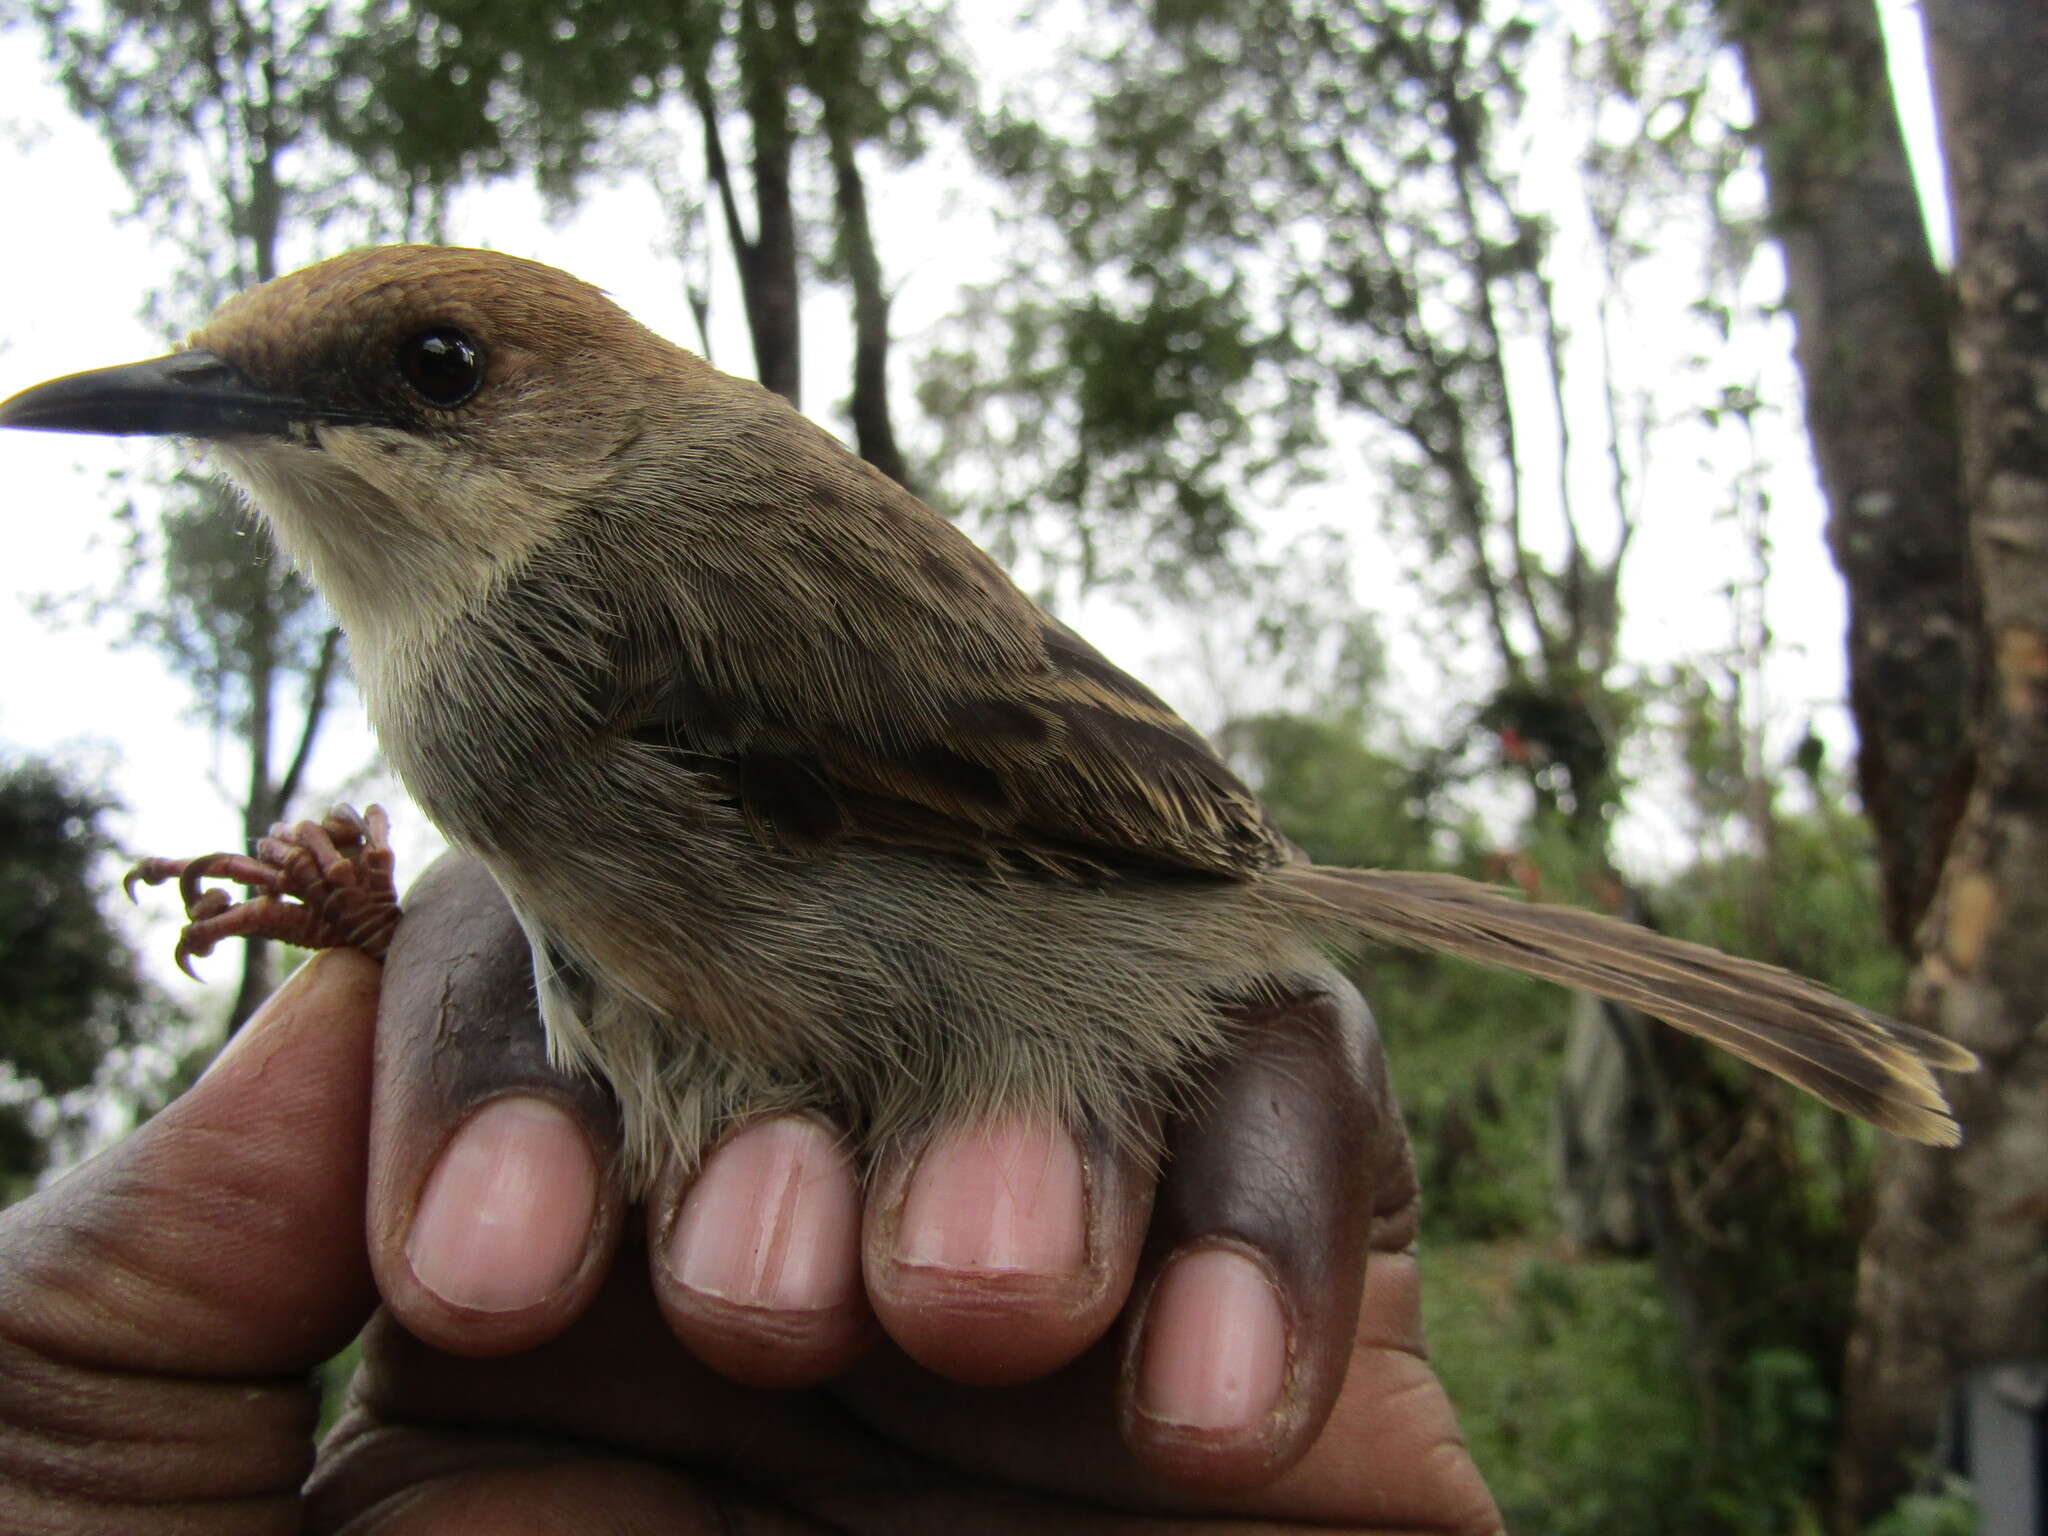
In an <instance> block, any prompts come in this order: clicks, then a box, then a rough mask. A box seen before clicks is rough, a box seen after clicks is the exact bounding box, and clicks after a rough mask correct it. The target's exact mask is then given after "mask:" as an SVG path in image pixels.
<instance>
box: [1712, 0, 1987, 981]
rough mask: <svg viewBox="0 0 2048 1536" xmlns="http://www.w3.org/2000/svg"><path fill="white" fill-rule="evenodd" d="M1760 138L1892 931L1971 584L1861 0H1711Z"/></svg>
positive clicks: (1914, 208)
mask: <svg viewBox="0 0 2048 1536" xmlns="http://www.w3.org/2000/svg"><path fill="white" fill-rule="evenodd" d="M1720 12H1721V16H1722V20H1723V24H1724V25H1725V26H1726V28H1727V30H1728V32H1729V34H1730V36H1731V37H1732V38H1733V40H1734V42H1735V45H1736V47H1737V49H1738V51H1739V53H1740V56H1741V59H1742V63H1743V69H1744V73H1745V75H1746V77H1747V79H1748V81H1749V89H1750V95H1751V98H1752V100H1753V102H1754V104H1755V112H1756V131H1757V136H1758V138H1759V139H1760V140H1761V143H1762V147H1763V153H1764V170H1765V177H1766V183H1767V185H1768V187H1769V198H1770V207H1771V225H1772V233H1773V234H1774V235H1775V236H1776V238H1777V241H1778V244H1779V247H1780V249H1781V250H1782V251H1783V252H1784V257H1785V296H1786V300H1787V303H1788V304H1789V306H1790V308H1791V310H1792V314H1793V317H1794V319H1795V321H1796V323H1797V326H1798V348H1797V360H1798V364H1799V370H1800V373H1801V375H1802V376H1803V378H1804V381H1805V386H1806V388H1805V393H1806V420H1807V427H1808V431H1809V434H1810V436H1811V439H1812V443H1813V454H1814V461H1815V463H1816V464H1817V465H1818V467H1819V469H1820V475H1821V484H1822V488H1823V490H1824V491H1825V492H1826V495H1827V502H1828V544H1829V547H1830V548H1831V549H1832V550H1833V552H1834V556H1835V562H1836V564H1837V565H1838V566H1839V567H1840V568H1841V571H1842V576H1843V579H1844V580H1845V581H1846V582H1847V583H1848V588H1849V636H1848V645H1849V697H1850V704H1851V707H1852V708H1853V710H1854V712H1855V717H1856V725H1857V739H1858V748H1857V753H1858V756H1857V763H1858V770H1859V782H1860V788H1861V791H1862V796H1863V804H1864V808H1865V811H1866V813H1867V814H1868V815H1869V816H1870V818H1871V820H1872V822H1873V823H1874V824H1875V825H1876V827H1877V830H1878V848H1879V857H1880V859H1881V861H1882V864H1883V869H1884V892H1885V912H1886V918H1887V922H1888V924H1889V926H1890V929H1891V932H1892V937H1893V939H1894V941H1895V942H1896V943H1897V944H1898V945H1899V946H1900V948H1901V949H1904V948H1907V947H1908V946H1910V944H1911V943H1912V937H1913V931H1914V929H1915V927H1916V926H1917V925H1918V923H1919V921H1920V918H1921V915H1922V914H1923V913H1924V912H1925V911H1926V910H1927V903H1928V901H1929V900H1930V899H1931V898H1932V896H1933V894H1934V881H1935V876H1936V874H1937V873H1938V872H1939V870H1940V868H1941V861H1942V856H1943V854H1944V853H1945V852H1946V850H1947V847H1948V839H1949V836H1950V834H1951V833H1952V832H1953V830H1954V828H1955V821H1956V817H1957V816H1958V815H1959V814H1960V812H1961V809H1962V799H1963V793H1964V788H1965V786H1966V785H1967V783H1968V779H1969V767H1970V746H1969V713H1970V703H1971V698H1972V678H1973V674H1974V671H1975V663H1976V651H1977V643H1976V640H1977V631H1976V615H1975V611H1974V609H1975V599H1976V594H1975V590H1974V587H1973V586H1972V583H1971V580H1970V565H1969V548H1968V540H1967V536H1966V532H1965V521H1964V518H1963V514H1962V494H1963V487H1962V477H1961V471H1960V464H1959V454H1960V443H1959V440H1958V437H1957V434H1956V415H1955V365H1954V362H1953V360H1952V358H1951V356H1950V352H1949V342H1950V334H1949V293H1948V285H1947V282H1946V281H1945V280H1944V278H1943V277H1942V274H1941V273H1940V271H1939V270H1938V269H1937V268H1936V266H1935V261H1934V253H1933V250H1932V249H1931V247H1930V245H1929V243H1928V238H1927V229H1926V224H1925V221H1924V220H1923V218H1922V217H1921V211H1920V200H1919V196H1918V194H1917V191H1916V189H1915V187H1914V184H1913V172H1912V166H1911V164H1910V163H1909V161H1908V160H1907V157H1906V144H1905V136H1904V134H1903V132H1902V130H1901V129H1900V126H1899V116H1898V109H1897V105H1896V103H1895V101H1894V99H1893V95H1892V88H1891V81H1890V78H1889V76H1888V73H1887V66H1886V59H1885V48H1884V37H1883V34H1882V32H1881V30H1880V28H1879V25H1878V18H1877V12H1876V8H1875V7H1874V5H1873V4H1872V3H1871V0H1771V3H1762V0H1720Z"/></svg>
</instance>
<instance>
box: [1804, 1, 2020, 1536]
mask: <svg viewBox="0 0 2048 1536" xmlns="http://www.w3.org/2000/svg"><path fill="white" fill-rule="evenodd" d="M1925 15H1926V19H1927V25H1928V30H1929V35H1930V41H1931V43H1932V53H1933V60H1934V74H1935V87H1936V96H1937V100H1938V101H1939V104H1940V109H1941V123H1942V137H1943V153H1944V156H1945V159H1946V162H1947V166H1948V175H1949V186H1950V195H1951V198H1952V201H1953V203H1954V207H1955V214H1956V237H1957V238H1956V245H1957V268H1956V283H1957V290H1958V298H1959V312H1958V316H1957V327H1956V357H1957V359H1958V366H1959V372H1960V380H1961V387H1962V393H1961V404H1962V412H1961V420H1962V445H1963V474H1964V480H1963V483H1964V488H1965V495H1966V502H1967V505H1968V507H1969V509H1970V537H1971V543H1972V547H1973V551H1974V554H1975V559H1976V565H1977V571H1978V578H1979V584H1980V592H1981V597H1982V604H1983V617H1984V628H1985V634H1986V637H1987V660H1988V663H1989V670H1990V676H1989V678H1988V680H1987V681H1988V686H1987V687H1986V688H1985V690H1984V696H1983V699H1982V703H1981V705H1980V707H1979V711H1978V756H1979V762H1978V767H1977V774H1976V779H1975V782H1974V784H1973V786H1972V788H1971V792H1970V796H1969V803H1968V806H1967V808H1966V810H1965V812H1964V815H1963V820H1962V824H1961V826H1960V828H1959V829H1958V831H1957V833H1956V837H1955V840H1954V845H1953V847H1952V848H1951V849H1950V852H1949V856H1948V860H1947V863H1946V865H1945V866H1944V868H1943V870H1942V874H1941V883H1940V887H1939V889H1938V891H1937V893H1936V896H1935V899H1934V904H1933V907H1932V909H1931V911H1930V913H1929V915H1928V920H1927V923H1926V925H1925V926H1924V928H1923V930H1922V946H1923V953H1922V958H1921V960H1920V963H1919V966H1918V969H1917V970H1916V971H1915V973H1914V977H1913V981H1912V984H1911V988H1910V992H1909V997H1908V1009H1909V1012H1910V1014H1911V1015H1912V1016H1913V1017H1914V1018H1916V1019H1918V1020H1919V1021H1920V1022H1922V1023H1925V1024H1927V1025H1929V1026H1930V1027H1933V1028H1936V1029H1938V1030H1940V1031H1941V1032H1943V1033H1944V1034H1947V1035H1950V1036H1952V1037H1953V1038H1955V1039H1956V1040H1958V1041H1960V1042H1961V1043H1962V1044H1964V1045H1967V1046H1969V1047H1970V1048H1971V1049H1973V1050H1975V1051H1976V1052H1977V1053H1978V1055H1979V1056H1980V1057H1981V1058H1982V1059H1983V1069H1982V1070H1981V1071H1980V1072H1978V1073H1976V1074H1975V1075H1973V1076H1970V1077H1966V1078H1959V1079H1957V1080H1955V1081H1953V1082H1952V1083H1951V1085H1950V1091H1951V1094H1952V1096H1953V1098H1954V1102H1955V1107H1956V1111H1957V1114H1958V1117H1959V1118H1960V1119H1961V1121H1962V1124H1963V1127H1964V1142H1963V1145H1962V1147H1961V1148H1960V1149H1958V1150H1956V1151H1953V1152H1944V1151H1938V1150H1933V1149H1929V1148H1926V1147H1919V1146H1908V1145H1904V1144H1891V1145H1888V1146H1887V1147H1886V1149H1885V1152H1884V1156H1883V1160H1882V1163H1881V1167H1880V1183H1879V1189H1878V1195H1877V1203H1876V1210H1875V1214H1874V1216H1873V1218H1872V1223H1871V1231H1870V1235H1869V1238H1868V1240H1867V1242H1866V1245H1865V1248H1864V1254H1863V1266H1862V1273H1861V1277H1860V1280H1861V1289H1860V1293H1859V1295H1858V1298H1857V1304H1858V1312H1857V1320H1856V1332H1855V1336H1854V1338H1853V1340H1852V1343H1851V1347H1850V1355H1849V1398H1848V1405H1847V1406H1848V1423H1847V1431H1846V1436H1845V1439H1844V1443H1843V1449H1842V1455H1841V1459H1840V1463H1839V1466H1838V1469H1837V1470H1838V1476H1839V1484H1838V1487H1839V1492H1840V1494H1841V1509H1840V1511H1839V1513H1840V1518H1841V1521H1842V1524H1841V1527H1840V1528H1841V1529H1843V1530H1849V1529H1855V1528H1860V1526H1861V1523H1862V1522H1863V1521H1864V1520H1867V1519H1868V1518H1869V1517H1871V1516H1872V1515H1874V1514H1876V1513H1877V1512H1879V1511H1881V1510H1883V1509H1884V1508H1886V1507H1887V1506H1889V1505H1890V1504H1891V1503H1892V1502H1893V1501H1894V1499H1895V1498H1896V1497H1897V1495H1898V1494H1899V1493H1900V1492H1901V1491H1903V1490H1904V1489H1905V1487H1906V1486H1907V1483H1908V1480H1909V1478H1910V1477H1911V1475H1912V1467H1913V1465H1914V1463H1915V1461H1916V1460H1919V1459H1922V1458H1924V1457H1926V1455H1927V1454H1928V1453H1929V1452H1930V1451H1931V1450H1932V1448H1933V1447H1934V1444H1935V1441H1936V1438H1937V1435H1938V1432H1939V1429H1940V1425H1941V1421H1942V1413H1943V1408H1944V1405H1945V1403H1946V1401H1947V1398H1948V1395H1949V1393H1950V1392H1951V1390H1952V1389H1953V1388H1954V1386H1955V1384H1956V1382H1957V1379H1958V1377H1959V1376H1960V1374H1961V1373H1962V1372H1964V1371H1966V1370H1968V1369H1969V1368H1971V1367H1973V1366H1977V1365H1981V1364H1986V1363H1989V1362H1992V1361H1998V1360H2009V1359H2013V1358H2017V1357H2024V1356H2039V1355H2041V1354H2043V1353H2048V1265H2044V1264H2043V1263H2042V1261H2041V1254H2042V1239H2043V1236H2044V1234H2043V1230H2042V1219H2041V1216H2040V1214H2039V1194H2040V1191H2041V1189H2042V1187H2043V1185H2044V1183H2048V1031H2044V1030H2043V1029H2042V1028H2041V1024H2040V1021H2041V1020H2042V1018H2043V1017H2048V943H2044V942H2043V935H2044V934H2048V413H2044V411H2043V409H2042V404H2041V402H2042V399H2043V395H2044V392H2048V94H2044V93H2043V92H2042V90H2041V89H2040V64H2041V60H2042V59H2043V58H2048V9H2044V8H2043V7H2042V5H2041V4H2040V0H1926V6H1925Z"/></svg>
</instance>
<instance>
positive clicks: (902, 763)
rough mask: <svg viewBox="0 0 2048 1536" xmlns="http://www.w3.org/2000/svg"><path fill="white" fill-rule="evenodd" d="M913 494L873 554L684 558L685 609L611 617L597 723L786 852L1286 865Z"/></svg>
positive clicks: (1200, 749)
mask: <svg viewBox="0 0 2048 1536" xmlns="http://www.w3.org/2000/svg"><path fill="white" fill-rule="evenodd" d="M889 489H890V490H892V491H893V490H894V488H893V487H890V488H889ZM895 494H896V495H897V496H903V493H901V492H900V491H896V492H895ZM903 499H904V501H906V502H907V501H908V500H909V499H908V498H907V497H903ZM844 500H845V491H844V489H843V488H841V489H840V491H839V492H838V499H837V501H836V502H835V503H834V505H835V506H837V505H841V504H843V503H844ZM910 505H911V506H913V507H915V511H916V513H917V514H921V516H913V517H912V518H911V519H910V521H909V524H908V526H907V527H904V526H899V527H898V528H897V529H896V530H895V532H896V535H897V536H896V537H893V538H889V539H880V540H875V541H872V543H864V542H863V541H862V539H861V538H860V534H861V533H862V532H863V531H864V530H863V528H861V527H853V528H842V529H840V530H838V532H837V533H836V535H835V536H834V537H832V538H829V539H824V540H817V539H811V540H806V541H805V542H804V543H803V544H802V545H800V546H796V547H798V548H800V550H801V557H800V558H791V559H789V560H785V561H770V562H764V561H763V558H762V542H765V540H764V541H762V542H757V543H756V544H755V545H754V547H753V548H752V549H750V550H749V551H748V556H749V561H750V562H751V563H747V564H742V563H740V562H737V561H735V562H733V563H732V564H730V565H723V564H720V563H718V562H719V560H720V555H721V551H720V550H717V549H708V550H694V551H691V552H689V553H688V554H687V555H685V556H683V557H681V558H682V559H683V560H684V561H685V562H686V564H685V567H684V568H682V569H680V571H679V583H680V584H681V585H682V586H683V587H684V590H686V592H687V594H688V595H687V599H686V607H687V617H686V618H684V619H681V620H679V621H676V622H673V623H672V624H670V623H666V622H664V621H662V620H659V619H649V618H647V617H646V616H642V617H641V619H640V620H639V621H637V622H636V623H633V624H630V625H629V626H627V633H625V634H624V636H623V637H622V640H621V649H620V651H619V652H618V654H616V655H615V656H614V658H613V661H612V666H613V669H614V672H615V675H616V676H617V677H618V678H619V679H620V680H621V683H622V689H623V691H622V693H621V696H620V697H619V698H618V699H617V700H616V703H615V705H614V707H613V708H612V709H611V710H609V711H608V713H609V715H610V717H611V719H612V721H613V723H614V724H613V728H614V730H615V731H616V732H617V733H618V734H619V735H621V736H625V737H630V738H631V739H633V740H634V741H636V742H638V743H641V744H648V745H655V746H658V747H660V748H662V749H664V750H667V751H672V752H675V753H678V754H682V755H684V756H686V757H687V759H688V760H689V762H690V764H691V766H692V767H694V768H696V769H698V770H699V771H702V772H707V773H710V774H713V775H714V776H716V777H717V778H719V779H720V780H721V781H722V782H723V784H724V785H725V786H726V788H727V789H728V791H729V793H730V795H731V797H732V799H733V800H734V801H735V803H737V804H738V805H739V806H740V807H741V808H742V809H743V810H744V812H745V813H746V815H747V817H748V818H749V820H750V821H751V822H752V823H753V824H754V825H755V827H756V828H757V829H758V830H759V831H760V832H761V834H762V836H763V837H764V839H766V840H768V841H770V842H772V843H774V844H776V845H778V846H782V847H787V848H797V849H802V848H807V847H816V846H821V845H826V844H830V843H833V842H837V841H840V840H844V839H848V838H859V839H867V840H881V841H887V842H892V843H897V844H901V845H908V846H915V847H922V848H929V849H933V850H935V851H942V852H949V853H957V854H962V855H965V856H968V857H974V858H979V859H984V860H987V861H989V862H991V863H995V864H1001V865H1008V866H1012V867H1019V868H1039V869H1043V870H1046V871H1049V872H1051V873H1055V874H1061V875H1069V876H1075V877H1079V878H1099V877H1104V876H1110V875H1114V874H1115V873H1117V872H1119V871H1123V870H1129V869H1145V870H1151V871H1177V872H1188V873H1195V874H1207V875H1222V876H1238V877H1244V876H1248V875H1251V874H1253V873H1256V872H1257V871H1259V870H1262V869H1265V868H1268V867H1271V866H1272V865H1274V864H1276V863H1278V862H1280V861H1282V860H1284V859H1285V858H1286V857H1287V856H1288V855H1287V846H1286V844H1285V842H1284V840H1283V839H1282V838H1281V837H1280V835H1279V833H1277V832H1276V831H1275V830H1274V829H1273V827H1272V826H1271V825H1270V823H1269V822H1268V821H1267V820H1266V817H1265V814H1264V812H1263V811H1262V810H1261V808H1260V806H1259V803H1258V801H1257V799H1256V798H1255V797H1254V796H1253V795H1252V793H1251V791H1250V790H1248V789H1247V788H1245V786H1244V785H1243V784H1242V783H1240V782H1239V781H1238V779H1237V777H1236V776H1235V775H1234V774H1232V773H1231V771H1230V770H1229V769H1228V768H1227V767H1226V766H1224V764H1223V762H1222V761H1221V760H1220V759H1219V758H1218V757H1217V755H1216V753H1215V751H1214V750H1213V749H1212V748H1211V747H1210V746H1209V744H1208V743H1207V742H1206V741H1204V740H1203V739H1202V738H1201V737H1200V736H1199V735H1197V734H1196V733H1195V732H1194V731H1193V730H1192V729H1190V728H1189V727H1188V725H1187V724H1186V723H1185V722H1183V721H1182V720H1181V719H1180V718H1179V716H1177V715H1176V714H1174V712H1173V711H1172V710H1171V709H1169V708H1168V707H1167V706H1166V705H1165V704H1164V703H1162V702H1161V701H1160V700H1159V698H1158V697H1157V696H1155V695H1154V694H1153V693H1152V692H1151V691H1150V690H1149V689H1147V688H1145V687H1144V686H1143V685H1142V684H1140V683H1138V682H1136V681H1135V680H1134V679H1132V678H1131V677H1129V676H1127V675H1126V674H1125V673H1123V672H1121V671H1119V670H1118V669H1117V668H1116V667H1114V666H1112V665H1111V664H1110V663H1109V662H1108V661H1106V660H1104V659H1103V657H1102V656H1101V654H1100V653H1098V652H1097V651H1096V650H1095V649H1094V648H1093V647H1091V646H1090V645H1088V644H1087V643H1086V642H1085V641H1083V640H1082V639H1081V638H1080V637H1079V636H1077V635H1075V634H1074V633H1073V632H1072V631H1071V630H1069V629H1067V628H1066V627H1065V626H1064V625H1062V624H1060V623H1059V622H1058V621H1056V620H1054V619H1052V618H1051V617H1049V616H1048V615H1047V614H1046V613H1045V612H1044V611H1043V610H1042V609H1040V608H1039V607H1038V606H1037V605H1036V604H1034V603H1032V602H1031V601H1030V600H1029V599H1028V598H1026V597H1025V596H1024V595H1023V594H1022V593H1021V592H1019V591H1018V590H1017V589H1016V588H1015V587H1014V586H1013V585H1012V584H1011V583H1010V581H1009V580H1008V578H1007V577H1006V576H1004V575H1003V573H1002V571H1001V570H1000V569H999V568H998V567H997V566H996V565H995V564H994V562H993V561H991V560H989V559H988V557H987V556H986V555H984V554H983V553H982V552H981V551H980V550H979V549H977V548H975V547H974V545H973V544H972V543H970V542H969V541H968V540H967V539H966V538H964V537H963V536H962V535H960V534H959V533H958V532H957V531H956V530H955V529H953V528H952V526H951V525H950V524H947V523H945V522H944V521H943V520H942V519H940V518H938V517H937V516H936V514H934V513H932V512H930V511H929V510H928V509H926V508H924V507H923V506H921V505H919V504H916V503H910ZM830 510H832V509H830V508H827V509H824V510H822V511H818V512H817V513H816V514H815V515H816V516H820V517H822V516H825V515H827V514H828V513H829V511H830ZM770 515H771V513H770V511H768V510H766V509H764V510H763V512H762V513H761V517H762V519H763V520H764V521H765V519H766V518H767V517H769V516H770ZM757 526H758V525H757Z"/></svg>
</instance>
